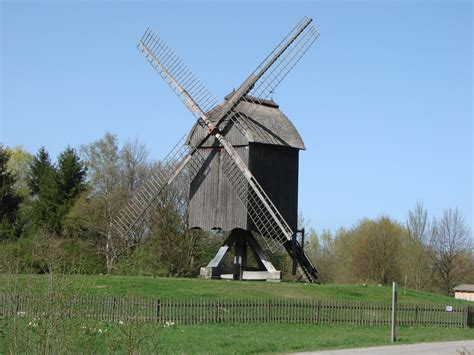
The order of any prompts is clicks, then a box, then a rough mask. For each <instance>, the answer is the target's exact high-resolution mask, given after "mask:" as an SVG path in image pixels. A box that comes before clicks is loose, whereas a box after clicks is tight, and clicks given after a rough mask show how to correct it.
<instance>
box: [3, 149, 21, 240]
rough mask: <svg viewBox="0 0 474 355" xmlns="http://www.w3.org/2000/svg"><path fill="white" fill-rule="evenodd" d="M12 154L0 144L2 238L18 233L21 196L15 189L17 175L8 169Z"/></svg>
mask: <svg viewBox="0 0 474 355" xmlns="http://www.w3.org/2000/svg"><path fill="white" fill-rule="evenodd" d="M9 159H10V154H9V153H8V151H7V149H6V148H4V147H3V145H1V144H0V240H5V239H8V238H12V237H14V236H15V235H16V232H15V221H16V216H17V212H18V208H19V205H20V202H21V197H20V196H19V195H18V194H17V192H16V191H15V190H14V185H15V182H16V179H15V176H14V175H13V174H12V173H11V172H10V170H9V169H8V167H7V165H8V161H9Z"/></svg>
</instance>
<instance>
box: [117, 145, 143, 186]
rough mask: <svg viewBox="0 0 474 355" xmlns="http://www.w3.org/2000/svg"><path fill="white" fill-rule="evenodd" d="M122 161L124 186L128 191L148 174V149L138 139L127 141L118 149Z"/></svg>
mask: <svg viewBox="0 0 474 355" xmlns="http://www.w3.org/2000/svg"><path fill="white" fill-rule="evenodd" d="M120 156H121V160H122V162H123V170H124V178H125V181H124V183H125V186H126V188H127V190H128V191H130V192H131V193H133V191H134V190H135V189H136V188H137V187H138V186H139V185H140V184H141V182H143V180H144V178H145V177H146V176H147V175H148V167H147V158H148V151H147V149H146V147H145V146H144V145H143V144H140V143H139V142H138V140H136V139H135V140H133V141H128V142H126V143H125V144H124V146H123V148H122V149H121V151H120Z"/></svg>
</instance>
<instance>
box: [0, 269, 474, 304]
mask: <svg viewBox="0 0 474 355" xmlns="http://www.w3.org/2000/svg"><path fill="white" fill-rule="evenodd" d="M15 278H16V281H17V282H18V286H19V287H18V290H20V291H26V290H28V291H31V292H41V291H42V290H44V289H45V288H46V285H47V280H48V278H47V276H45V275H18V276H15ZM65 278H66V279H65V282H68V283H70V287H71V288H72V291H73V292H75V293H79V294H90V295H114V296H135V297H150V298H168V299H184V298H193V299H197V298H201V299H217V298H219V299H268V298H283V299H318V300H335V301H336V300H337V301H369V302H384V303H390V300H391V288H390V287H387V286H375V285H368V286H362V285H316V284H304V283H295V282H280V283H272V282H250V281H242V282H240V281H225V280H201V279H178V278H151V277H139V276H75V275H74V276H72V275H71V276H65ZM6 285H7V276H6V275H1V276H0V292H5V289H6V287H7V286H6ZM398 300H399V302H400V303H431V304H441V305H447V304H449V305H456V304H468V303H469V302H467V301H460V300H456V299H454V298H452V297H446V296H442V295H438V294H433V293H429V292H422V291H415V290H410V289H407V290H406V292H405V291H404V290H403V289H399V292H398Z"/></svg>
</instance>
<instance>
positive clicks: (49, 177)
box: [28, 147, 61, 233]
mask: <svg viewBox="0 0 474 355" xmlns="http://www.w3.org/2000/svg"><path fill="white" fill-rule="evenodd" d="M28 186H29V188H30V194H31V195H32V197H34V200H33V202H32V209H31V219H32V220H33V222H34V225H35V227H40V228H43V229H46V230H47V231H48V232H55V233H59V231H60V227H61V214H60V207H61V198H60V193H59V184H58V174H57V171H56V168H55V166H54V165H53V164H52V163H51V160H50V158H49V154H48V152H47V151H46V150H45V149H44V147H41V148H40V150H39V151H38V154H37V155H36V156H35V158H34V160H33V162H32V163H31V164H30V172H29V174H28Z"/></svg>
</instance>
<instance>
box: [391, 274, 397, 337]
mask: <svg viewBox="0 0 474 355" xmlns="http://www.w3.org/2000/svg"><path fill="white" fill-rule="evenodd" d="M396 332H397V283H396V282H395V281H394V282H393V284H392V329H391V334H390V336H391V341H392V343H394V342H395V341H396V340H397V334H396Z"/></svg>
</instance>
